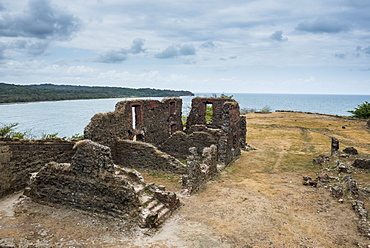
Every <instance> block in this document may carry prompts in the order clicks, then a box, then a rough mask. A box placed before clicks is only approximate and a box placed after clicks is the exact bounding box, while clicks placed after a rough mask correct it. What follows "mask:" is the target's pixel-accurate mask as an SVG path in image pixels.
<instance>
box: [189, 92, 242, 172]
mask: <svg viewBox="0 0 370 248" xmlns="http://www.w3.org/2000/svg"><path fill="white" fill-rule="evenodd" d="M207 106H212V112H213V113H212V117H211V120H210V121H207V120H206V107H207ZM196 125H205V126H206V127H207V128H212V129H215V128H216V129H220V132H221V137H220V139H219V141H218V143H217V144H216V145H217V146H218V155H219V158H218V160H219V161H220V162H221V163H223V164H224V165H227V164H229V163H230V162H231V161H232V160H233V159H234V158H235V157H237V156H238V155H240V153H241V149H244V148H245V144H246V141H245V139H246V131H247V130H246V119H245V117H241V116H240V109H239V104H238V103H237V102H236V101H235V100H233V99H229V98H200V97H196V98H193V100H192V108H191V111H190V114H189V117H188V119H187V125H186V127H187V130H188V132H189V131H190V130H191V129H192V127H194V126H196Z"/></svg>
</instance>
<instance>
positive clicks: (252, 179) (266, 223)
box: [0, 113, 370, 248]
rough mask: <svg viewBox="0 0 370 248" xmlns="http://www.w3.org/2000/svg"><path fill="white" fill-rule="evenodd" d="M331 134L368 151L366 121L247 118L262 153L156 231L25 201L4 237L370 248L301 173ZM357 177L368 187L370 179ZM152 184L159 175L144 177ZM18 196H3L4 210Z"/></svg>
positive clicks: (3, 222) (63, 242) (86, 243)
mask: <svg viewBox="0 0 370 248" xmlns="http://www.w3.org/2000/svg"><path fill="white" fill-rule="evenodd" d="M344 125H347V126H346V127H347V128H346V129H343V128H342V127H343V126H344ZM277 126H278V127H279V128H277ZM328 134H330V135H336V136H338V137H339V136H340V137H342V138H341V141H342V143H344V144H354V143H356V144H358V145H359V146H358V147H359V148H360V149H359V150H360V152H364V153H367V154H370V147H369V145H368V140H369V138H370V136H369V132H368V131H366V130H364V128H363V126H362V123H361V122H355V121H353V122H350V121H347V120H341V119H335V118H334V119H333V118H325V119H323V118H322V116H313V115H304V114H293V113H291V114H286V113H285V115H284V114H283V113H272V114H267V115H257V114H254V115H249V116H248V143H249V144H250V145H252V147H256V148H257V150H255V151H249V152H243V154H242V156H241V157H240V158H239V159H238V160H237V161H235V162H234V163H233V164H232V165H231V166H230V167H228V168H226V169H225V170H224V171H223V172H222V173H221V174H220V175H219V176H218V177H217V178H215V179H214V180H212V181H210V182H209V183H208V184H207V185H206V186H205V187H204V188H203V189H202V190H201V191H200V192H198V193H197V194H195V195H194V196H191V197H185V196H183V197H182V199H181V200H182V202H183V203H184V206H183V207H181V208H180V209H179V210H178V211H177V212H176V213H175V214H174V216H173V217H172V218H170V219H169V220H168V221H167V222H166V223H165V224H164V225H163V226H162V227H161V228H160V229H159V230H157V231H156V232H147V231H143V230H135V231H134V232H132V233H131V235H125V234H124V232H125V228H124V223H119V222H117V221H116V222H115V221H113V220H107V219H101V218H97V217H96V216H90V215H86V214H84V213H82V212H79V211H73V210H66V209H63V208H58V209H57V208H53V207H47V206H42V205H38V204H35V203H29V202H28V203H27V201H26V202H25V203H23V205H21V206H18V207H17V208H16V209H15V210H16V215H15V216H16V217H10V216H9V212H8V211H6V212H1V211H0V226H1V227H0V237H1V238H12V239H14V241H15V243H17V244H28V245H30V244H40V246H35V247H50V246H52V247H245V248H247V247H368V246H367V245H368V244H370V242H369V239H367V238H365V237H363V236H362V235H360V233H359V232H358V231H357V224H356V221H357V217H356V215H355V213H354V211H352V209H351V202H350V201H345V202H344V203H343V204H341V203H339V202H338V201H337V200H335V199H334V198H332V197H331V195H330V192H329V190H328V189H326V188H324V187H323V188H313V187H307V186H303V185H302V181H301V180H302V176H303V175H309V176H312V177H315V176H316V173H318V172H319V169H320V168H319V167H317V166H313V165H312V158H314V157H315V156H317V155H318V154H323V153H327V152H328V151H329V150H330V139H329V138H328V136H327V135H328ZM343 137H345V138H343ZM353 176H355V177H356V176H358V179H357V180H358V181H359V182H363V183H365V182H368V181H369V177H370V175H369V173H367V174H366V173H365V174H364V175H353ZM166 178H167V177H166ZM166 178H165V179H163V180H166ZM168 178H169V177H168ZM152 179H153V180H154V181H155V180H156V179H158V178H154V177H153V178H150V176H149V178H146V180H147V181H148V182H150V180H152ZM171 180H173V179H171ZM361 180H362V181H361ZM171 187H174V189H175V190H178V188H176V187H177V186H171V185H170V186H169V188H170V189H171ZM16 198H17V197H16V196H14V197H10V198H6V199H8V202H7V203H4V199H2V202H0V210H1V206H3V207H2V208H3V209H4V206H9V204H10V202H12V201H14V200H15V199H16ZM4 204H5V205H4ZM27 242H28V243H27ZM37 242H38V243H37ZM20 247H21V246H20ZM23 247H27V246H23Z"/></svg>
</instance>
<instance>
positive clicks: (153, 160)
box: [112, 140, 186, 174]
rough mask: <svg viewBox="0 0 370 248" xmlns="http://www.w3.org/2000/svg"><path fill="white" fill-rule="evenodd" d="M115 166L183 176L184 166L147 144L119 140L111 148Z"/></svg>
mask: <svg viewBox="0 0 370 248" xmlns="http://www.w3.org/2000/svg"><path fill="white" fill-rule="evenodd" d="M112 154H113V159H114V163H115V164H119V165H121V166H123V167H128V168H137V169H138V168H140V169H144V170H155V171H166V172H171V173H178V174H183V173H185V171H186V166H185V165H184V164H183V163H181V162H180V161H179V160H177V159H176V158H174V157H173V156H171V155H168V154H167V153H164V152H162V151H160V150H158V149H157V148H156V147H155V146H153V145H152V144H149V143H144V142H140V141H131V140H119V141H117V142H116V143H115V145H114V146H113V148H112Z"/></svg>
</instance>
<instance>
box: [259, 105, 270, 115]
mask: <svg viewBox="0 0 370 248" xmlns="http://www.w3.org/2000/svg"><path fill="white" fill-rule="evenodd" d="M260 112H262V113H269V112H271V107H270V106H267V105H266V106H265V107H263V108H262V109H261V111H260Z"/></svg>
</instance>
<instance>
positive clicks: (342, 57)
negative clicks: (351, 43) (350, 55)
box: [334, 53, 347, 59]
mask: <svg viewBox="0 0 370 248" xmlns="http://www.w3.org/2000/svg"><path fill="white" fill-rule="evenodd" d="M334 57H336V58H338V59H345V58H346V57H347V55H346V54H344V53H336V54H334Z"/></svg>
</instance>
